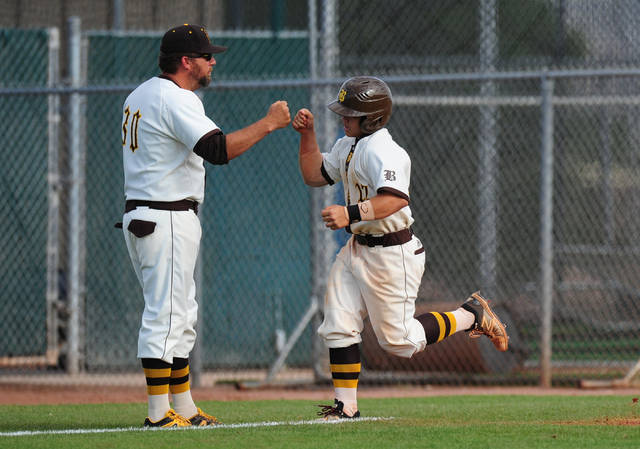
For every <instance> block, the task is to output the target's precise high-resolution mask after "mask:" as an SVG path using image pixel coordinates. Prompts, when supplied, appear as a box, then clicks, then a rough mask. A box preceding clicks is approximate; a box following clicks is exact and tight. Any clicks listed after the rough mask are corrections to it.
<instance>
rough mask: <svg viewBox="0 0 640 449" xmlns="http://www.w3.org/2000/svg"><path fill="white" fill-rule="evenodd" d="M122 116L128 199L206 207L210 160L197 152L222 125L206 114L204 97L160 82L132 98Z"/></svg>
mask: <svg viewBox="0 0 640 449" xmlns="http://www.w3.org/2000/svg"><path fill="white" fill-rule="evenodd" d="M122 111H123V121H122V146H123V152H122V154H123V163H124V194H125V198H126V199H128V200H149V201H179V200H183V199H191V200H195V201H197V202H199V203H201V202H202V201H203V199H204V178H205V169H204V161H203V159H202V158H201V157H200V156H198V155H197V154H195V153H194V152H193V147H194V146H195V145H196V143H197V142H198V140H200V138H201V137H202V136H204V135H205V134H207V133H208V132H209V131H212V130H214V129H218V126H216V124H215V123H214V122H213V121H212V120H211V119H210V118H208V117H207V116H206V115H205V112H204V106H203V105H202V101H201V100H200V98H198V96H197V95H196V94H195V93H193V92H192V91H190V90H186V89H182V88H180V87H179V86H178V85H177V84H175V83H174V82H173V81H171V80H168V79H165V78H160V77H154V78H151V79H150V80H148V81H146V82H144V83H142V84H141V85H140V86H138V88H136V89H135V90H134V91H133V92H132V93H131V94H130V95H129V96H128V97H127V99H126V101H125V102H124V106H123V109H122Z"/></svg>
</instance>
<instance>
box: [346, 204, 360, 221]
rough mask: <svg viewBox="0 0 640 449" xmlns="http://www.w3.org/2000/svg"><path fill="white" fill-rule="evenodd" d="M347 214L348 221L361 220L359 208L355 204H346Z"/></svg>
mask: <svg viewBox="0 0 640 449" xmlns="http://www.w3.org/2000/svg"><path fill="white" fill-rule="evenodd" d="M347 214H349V223H357V222H359V221H360V220H362V217H361V216H360V208H359V207H358V205H357V204H352V205H351V206H347Z"/></svg>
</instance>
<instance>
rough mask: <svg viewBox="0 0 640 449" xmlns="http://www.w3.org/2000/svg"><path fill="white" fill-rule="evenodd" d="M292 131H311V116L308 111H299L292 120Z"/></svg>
mask: <svg viewBox="0 0 640 449" xmlns="http://www.w3.org/2000/svg"><path fill="white" fill-rule="evenodd" d="M292 126H293V129H295V130H296V131H298V132H299V133H303V132H305V131H310V130H312V129H313V114H312V113H311V111H310V110H308V109H300V110H299V111H298V113H297V114H296V116H295V117H294V118H293V123H292Z"/></svg>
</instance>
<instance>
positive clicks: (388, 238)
mask: <svg viewBox="0 0 640 449" xmlns="http://www.w3.org/2000/svg"><path fill="white" fill-rule="evenodd" d="M412 235H413V231H411V229H403V230H402V231H397V232H391V233H389V234H384V235H381V236H379V237H376V236H374V235H359V234H356V235H354V237H355V239H356V242H358V243H360V244H361V245H367V246H371V247H373V246H380V245H381V246H395V245H402V244H403V243H407V242H408V241H409V240H411V236H412Z"/></svg>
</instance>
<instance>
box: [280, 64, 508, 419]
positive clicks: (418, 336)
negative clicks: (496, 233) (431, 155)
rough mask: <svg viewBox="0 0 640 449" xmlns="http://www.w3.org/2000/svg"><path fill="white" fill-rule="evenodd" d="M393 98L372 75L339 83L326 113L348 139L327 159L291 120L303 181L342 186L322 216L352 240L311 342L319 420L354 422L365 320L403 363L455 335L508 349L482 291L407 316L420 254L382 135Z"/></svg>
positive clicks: (400, 161) (306, 127)
mask: <svg viewBox="0 0 640 449" xmlns="http://www.w3.org/2000/svg"><path fill="white" fill-rule="evenodd" d="M391 103H392V99H391V91H390V90H389V87H388V86H387V85H386V83H385V82H384V81H382V80H380V79H378V78H375V77H370V76H357V77H354V78H349V79H348V80H346V81H345V82H344V83H343V84H342V86H341V87H340V90H339V91H338V97H337V99H336V100H335V101H333V102H332V103H330V104H329V105H328V107H329V109H330V110H331V111H333V112H335V113H336V114H338V115H340V116H341V117H342V124H343V126H344V132H345V137H342V138H340V139H338V140H337V141H336V143H335V144H334V145H333V148H332V149H331V151H330V152H328V153H324V154H323V153H321V152H320V150H319V148H318V143H317V140H316V135H315V130H314V124H313V114H312V113H311V112H310V111H309V110H307V109H301V110H300V111H298V113H297V114H296V116H295V118H294V120H293V127H294V129H296V130H297V131H298V132H299V133H300V152H299V162H300V171H301V173H302V177H303V179H304V182H305V183H306V184H307V185H309V186H313V187H320V186H324V185H327V184H334V183H335V182H338V181H342V182H343V185H344V200H345V205H344V206H343V205H338V204H333V205H330V206H328V207H326V208H325V209H324V210H323V211H322V220H324V222H325V225H326V226H327V227H328V228H330V229H333V230H336V229H342V228H346V230H347V232H350V233H351V234H352V236H351V237H350V238H349V240H348V241H347V243H346V244H345V246H344V247H343V248H341V250H340V251H339V253H338V255H337V256H336V260H335V262H334V264H333V266H332V267H331V271H330V274H329V280H328V285H327V294H326V297H325V302H324V320H323V322H322V324H321V325H320V327H319V328H318V334H319V335H320V336H321V337H322V338H323V340H324V341H325V343H326V345H327V346H328V348H329V361H330V368H331V375H332V379H333V386H334V391H335V400H334V404H333V405H325V406H321V407H322V410H321V411H320V412H318V414H319V415H320V416H324V417H326V418H357V417H358V416H360V412H359V411H358V403H357V386H358V377H359V374H360V349H359V343H360V342H361V341H362V338H361V332H362V330H363V320H364V318H365V317H366V316H367V315H368V316H369V319H370V321H371V325H372V327H373V330H374V332H375V335H376V337H377V340H378V342H379V343H380V345H381V346H382V347H383V348H384V349H385V350H386V351H388V352H390V353H391V354H394V355H397V356H400V357H406V358H410V357H412V356H413V355H414V354H416V353H417V352H420V351H422V350H424V349H425V347H426V345H429V344H433V343H437V342H439V341H442V340H443V339H444V338H446V337H448V336H450V335H452V334H453V333H455V332H459V331H469V332H470V336H472V337H479V336H480V335H486V336H487V337H489V338H490V339H491V341H492V342H493V344H494V345H495V347H496V348H497V349H498V350H499V351H506V350H507V346H508V340H509V338H508V336H507V333H506V331H505V327H504V325H503V324H502V323H501V322H500V320H499V318H498V317H497V316H496V314H495V313H494V312H493V311H492V310H491V308H490V307H489V305H488V303H487V301H486V300H485V299H484V298H483V297H482V296H480V294H479V293H473V294H472V295H471V296H470V297H469V298H468V299H467V300H466V301H465V302H464V303H463V304H462V305H461V306H460V307H459V308H457V309H456V310H453V311H450V312H444V313H441V312H430V313H426V314H424V315H420V316H418V317H415V318H414V316H413V315H414V313H415V300H416V296H417V294H418V288H419V287H420V282H421V280H422V275H423V273H424V264H425V249H424V247H423V245H422V243H421V242H420V240H419V239H418V237H417V236H415V235H414V234H413V232H412V230H411V224H412V223H413V221H414V220H413V217H412V215H411V209H410V208H409V180H410V175H411V160H410V158H409V155H408V154H407V152H406V151H405V150H404V149H403V148H402V147H400V146H399V145H398V144H397V143H396V142H395V141H394V140H393V138H392V137H391V134H389V131H388V130H387V129H386V128H384V126H385V124H386V123H387V121H388V120H389V118H390V117H391Z"/></svg>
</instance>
